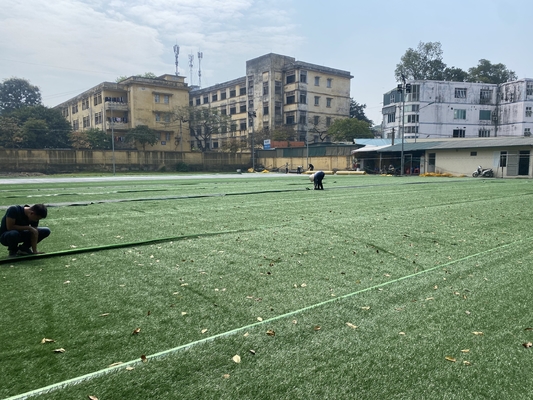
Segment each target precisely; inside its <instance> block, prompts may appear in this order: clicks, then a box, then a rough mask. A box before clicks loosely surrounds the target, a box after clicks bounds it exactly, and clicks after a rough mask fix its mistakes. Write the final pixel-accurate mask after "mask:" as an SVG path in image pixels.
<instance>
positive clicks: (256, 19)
mask: <svg viewBox="0 0 533 400" xmlns="http://www.w3.org/2000/svg"><path fill="white" fill-rule="evenodd" d="M0 9H1V10H2V13H1V15H0V37H1V38H2V40H1V41H0V80H4V79H7V78H11V77H19V78H25V79H28V80H29V81H30V82H31V83H32V84H34V85H37V86H39V88H40V89H41V94H42V96H43V102H44V104H45V105H47V106H55V105H57V104H59V103H61V102H63V101H65V100H68V99H69V98H71V97H73V96H75V95H76V94H79V93H81V92H82V91H84V90H87V89H89V88H91V87H93V86H96V85H97V84H99V83H101V82H103V81H114V80H115V79H116V78H117V77H118V76H123V75H128V76H129V75H135V74H139V73H144V72H153V73H155V74H156V75H162V74H164V73H171V74H173V73H174V72H175V65H174V64H175V59H174V53H173V46H174V45H175V44H176V43H177V44H178V45H179V46H180V57H179V71H180V75H184V76H185V77H186V81H187V82H188V83H191V74H190V69H189V66H188V55H189V54H193V55H194V67H193V78H192V83H193V84H195V85H197V84H198V60H197V53H198V52H199V51H201V52H202V53H203V59H202V64H201V66H202V87H206V86H211V85H214V84H216V83H220V82H224V81H227V80H231V79H235V78H238V77H241V76H244V75H245V66H246V60H248V59H251V58H255V57H258V56H261V55H263V54H266V53H270V52H272V53H278V54H284V55H289V56H292V57H295V58H296V59H297V60H300V61H305V62H310V63H315V64H320V65H325V66H328V67H333V68H338V69H342V70H347V71H350V72H351V74H352V75H353V76H354V78H353V79H352V84H351V96H352V97H353V98H354V99H355V100H356V101H357V102H359V103H362V104H366V105H367V108H366V114H367V116H368V117H369V118H370V119H372V120H373V121H374V122H375V123H380V122H381V101H382V95H383V93H384V92H386V91H388V90H390V89H392V88H394V87H395V85H396V82H395V79H394V70H395V68H396V64H398V63H399V62H400V58H401V56H402V55H403V54H404V53H405V51H406V50H407V49H408V48H410V47H412V48H416V46H417V45H418V43H419V42H421V41H422V42H440V43H441V44H442V50H443V61H444V62H445V63H446V64H447V65H448V66H455V67H458V68H462V69H464V70H467V69H468V68H470V67H474V66H476V65H477V64H478V61H479V60H480V59H482V58H485V59H488V60H489V61H491V62H492V63H503V64H505V65H506V66H507V67H508V68H509V69H511V70H513V71H515V72H516V73H517V75H518V77H519V78H524V77H528V78H533V51H532V43H531V39H532V37H533V35H532V34H531V33H530V30H531V17H532V15H533V1H531V0H508V1H502V0H485V1H480V0H462V1H459V0H449V1H447V2H441V1H433V0H424V1H422V0H401V1H400V0H398V1H392V0H383V1H380V0H373V1H372V0H371V1H360V0H343V1H341V0H330V1H317V0H307V1H305V0H151V1H147V0H107V1H105V0H54V1H50V0H25V1H20V0H0Z"/></svg>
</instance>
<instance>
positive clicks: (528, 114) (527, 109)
mask: <svg viewBox="0 0 533 400" xmlns="http://www.w3.org/2000/svg"><path fill="white" fill-rule="evenodd" d="M531 115H532V112H531V107H526V117H531Z"/></svg>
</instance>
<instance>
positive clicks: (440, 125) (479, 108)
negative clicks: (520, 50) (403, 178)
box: [382, 78, 533, 139]
mask: <svg viewBox="0 0 533 400" xmlns="http://www.w3.org/2000/svg"><path fill="white" fill-rule="evenodd" d="M409 86H410V90H405V92H406V93H405V99H404V97H403V95H404V93H403V90H398V88H397V89H393V90H391V91H389V92H387V93H385V94H384V96H383V109H382V114H383V123H382V124H383V137H384V138H401V137H402V133H403V135H404V138H405V139H413V138H415V139H416V138H420V139H426V138H431V139H440V138H480V137H482V138H483V137H520V136H522V137H523V136H526V137H529V136H531V132H532V131H533V112H532V110H533V79H529V78H524V79H519V80H516V81H512V82H506V83H502V84H485V83H473V82H449V81H425V80H420V81H419V80H413V81H408V82H406V87H409ZM407 92H409V93H407ZM404 100H405V102H404Z"/></svg>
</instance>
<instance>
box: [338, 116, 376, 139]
mask: <svg viewBox="0 0 533 400" xmlns="http://www.w3.org/2000/svg"><path fill="white" fill-rule="evenodd" d="M328 135H329V136H331V137H332V138H333V139H335V140H336V141H340V142H344V141H346V142H348V141H349V142H352V141H353V139H356V138H373V137H374V135H373V133H372V131H371V130H370V124H369V123H368V122H365V121H361V120H358V119H356V118H343V119H337V120H335V121H334V122H333V124H332V125H331V126H330V127H329V130H328Z"/></svg>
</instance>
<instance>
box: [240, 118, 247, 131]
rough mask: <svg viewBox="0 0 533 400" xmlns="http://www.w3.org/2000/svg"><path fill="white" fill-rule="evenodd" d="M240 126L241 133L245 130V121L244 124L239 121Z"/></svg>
mask: <svg viewBox="0 0 533 400" xmlns="http://www.w3.org/2000/svg"><path fill="white" fill-rule="evenodd" d="M240 124H241V131H245V130H246V120H244V122H243V121H241V122H240Z"/></svg>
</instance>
